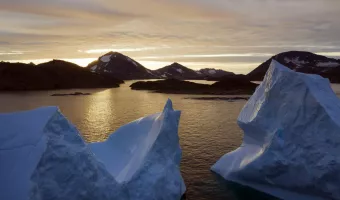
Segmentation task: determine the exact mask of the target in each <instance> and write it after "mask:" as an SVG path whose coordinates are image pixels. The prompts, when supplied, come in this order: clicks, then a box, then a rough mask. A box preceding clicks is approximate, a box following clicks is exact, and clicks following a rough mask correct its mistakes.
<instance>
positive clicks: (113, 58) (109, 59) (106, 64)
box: [87, 52, 159, 80]
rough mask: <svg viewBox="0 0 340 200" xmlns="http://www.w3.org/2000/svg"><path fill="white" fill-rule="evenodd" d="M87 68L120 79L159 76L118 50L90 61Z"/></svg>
mask: <svg viewBox="0 0 340 200" xmlns="http://www.w3.org/2000/svg"><path fill="white" fill-rule="evenodd" d="M87 68H89V69H90V70H91V71H92V72H96V73H99V74H107V75H108V74H109V75H112V76H114V77H117V78H119V79H122V80H134V79H152V78H159V77H158V76H157V75H155V74H153V72H152V71H151V70H149V69H146V68H145V67H144V66H143V65H141V64H140V63H138V62H137V61H135V60H133V59H131V58H129V57H128V56H125V55H123V54H121V53H118V52H109V53H107V54H105V55H103V56H101V57H99V58H98V60H96V61H94V62H92V63H90V64H89V65H88V66H87Z"/></svg>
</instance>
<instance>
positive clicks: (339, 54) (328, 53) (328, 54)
mask: <svg viewBox="0 0 340 200" xmlns="http://www.w3.org/2000/svg"><path fill="white" fill-rule="evenodd" d="M316 54H319V55H323V56H334V57H340V52H317V53H316Z"/></svg>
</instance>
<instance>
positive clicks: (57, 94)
mask: <svg viewBox="0 0 340 200" xmlns="http://www.w3.org/2000/svg"><path fill="white" fill-rule="evenodd" d="M87 95H91V93H83V92H73V93H56V94H52V95H51V96H52V97H58V96H87Z"/></svg>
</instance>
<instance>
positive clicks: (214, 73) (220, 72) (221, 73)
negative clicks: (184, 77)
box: [197, 68, 234, 79]
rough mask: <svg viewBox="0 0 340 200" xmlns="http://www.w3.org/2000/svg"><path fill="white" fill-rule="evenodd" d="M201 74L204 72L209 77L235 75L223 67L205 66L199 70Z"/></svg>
mask: <svg viewBox="0 0 340 200" xmlns="http://www.w3.org/2000/svg"><path fill="white" fill-rule="evenodd" d="M197 73H199V74H203V75H205V76H206V77H208V78H211V79H214V78H221V77H223V76H228V75H234V73H232V72H227V71H224V70H221V69H213V68H205V69H200V70H198V71H197Z"/></svg>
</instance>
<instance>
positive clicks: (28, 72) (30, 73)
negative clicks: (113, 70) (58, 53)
mask: <svg viewBox="0 0 340 200" xmlns="http://www.w3.org/2000/svg"><path fill="white" fill-rule="evenodd" d="M120 83H123V81H121V80H118V79H115V78H112V77H105V76H101V75H99V74H96V73H92V72H90V71H89V70H87V69H85V68H83V67H80V66H78V65H76V64H73V63H70V62H66V61H62V60H52V61H49V62H46V63H42V64H39V65H34V64H24V63H8V62H0V90H8V91H11V90H50V89H71V88H109V87H119V84H120Z"/></svg>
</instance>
